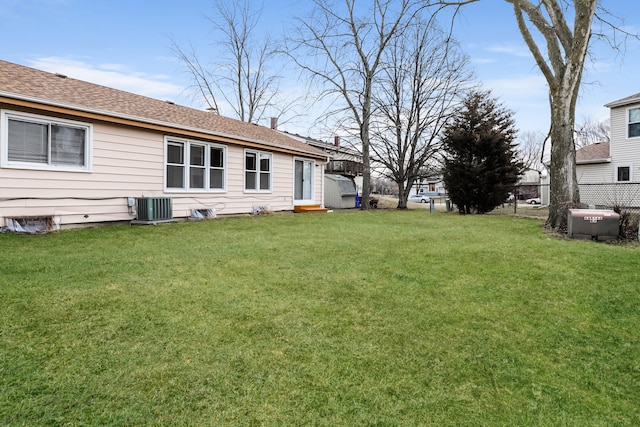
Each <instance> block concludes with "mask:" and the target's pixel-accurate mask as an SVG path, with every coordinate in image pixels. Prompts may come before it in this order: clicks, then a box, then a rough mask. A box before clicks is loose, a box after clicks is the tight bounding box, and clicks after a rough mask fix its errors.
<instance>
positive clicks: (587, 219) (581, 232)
mask: <svg viewBox="0 0 640 427" xmlns="http://www.w3.org/2000/svg"><path fill="white" fill-rule="evenodd" d="M567 229H568V230H567V231H568V234H569V237H571V238H573V239H593V240H615V239H617V238H618V232H619V230H620V215H619V214H617V213H615V212H614V211H611V210H605V209H569V221H568V222H567Z"/></svg>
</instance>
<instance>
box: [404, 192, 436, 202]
mask: <svg viewBox="0 0 640 427" xmlns="http://www.w3.org/2000/svg"><path fill="white" fill-rule="evenodd" d="M429 200H431V199H429V196H425V195H424V194H414V195H413V196H409V197H408V198H407V201H409V202H414V203H429Z"/></svg>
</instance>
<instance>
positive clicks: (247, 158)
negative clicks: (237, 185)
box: [244, 150, 271, 191]
mask: <svg viewBox="0 0 640 427" xmlns="http://www.w3.org/2000/svg"><path fill="white" fill-rule="evenodd" d="M244 189H245V190H247V191H271V154H270V153H263V152H259V151H249V150H247V151H245V154H244Z"/></svg>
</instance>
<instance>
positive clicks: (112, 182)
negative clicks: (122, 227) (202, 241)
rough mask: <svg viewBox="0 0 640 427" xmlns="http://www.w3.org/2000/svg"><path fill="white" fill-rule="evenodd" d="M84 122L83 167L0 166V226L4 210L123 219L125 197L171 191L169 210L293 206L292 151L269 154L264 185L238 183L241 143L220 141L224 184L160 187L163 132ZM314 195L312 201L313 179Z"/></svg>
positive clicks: (80, 220) (177, 214)
mask: <svg viewBox="0 0 640 427" xmlns="http://www.w3.org/2000/svg"><path fill="white" fill-rule="evenodd" d="M92 125H93V140H92V144H91V153H92V156H91V162H92V169H91V171H90V172H63V171H55V170H44V171H43V170H31V169H14V168H0V226H5V225H6V221H5V218H13V217H29V216H53V217H55V218H56V221H58V222H59V224H60V225H61V226H63V227H64V226H66V225H72V224H86V223H92V222H105V221H129V220H131V219H133V216H131V215H130V214H129V212H128V207H127V198H128V197H171V198H172V200H173V216H174V218H181V217H188V216H190V215H191V211H192V209H215V211H216V214H219V215H224V214H243V213H251V212H252V209H253V207H254V206H267V207H268V208H269V209H271V210H273V211H282V210H291V209H293V170H292V169H293V167H292V164H293V156H292V155H288V154H283V153H273V154H272V155H273V157H272V159H273V160H272V191H271V192H268V193H267V192H260V193H248V192H245V191H244V148H243V147H241V146H236V145H226V147H227V163H226V179H227V188H226V191H224V192H213V191H208V192H175V191H172V192H165V191H164V174H165V172H164V170H165V164H164V150H165V135H164V134H162V133H160V132H154V131H146V130H139V129H135V128H131V127H127V126H121V125H112V124H106V123H92ZM205 142H216V141H205ZM223 145H224V144H223ZM316 169H319V168H316ZM319 181H320V178H318V177H316V182H319ZM315 196H316V198H317V203H320V201H321V193H319V192H318V188H317V185H316V194H315Z"/></svg>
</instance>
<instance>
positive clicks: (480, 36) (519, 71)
mask: <svg viewBox="0 0 640 427" xmlns="http://www.w3.org/2000/svg"><path fill="white" fill-rule="evenodd" d="M607 3H611V4H610V5H609V4H607V7H610V8H613V9H610V10H611V12H612V13H614V14H615V15H617V16H623V17H625V23H624V25H625V27H626V28H627V29H629V30H630V31H632V32H637V31H639V30H640V2H636V1H633V2H620V1H618V2H615V1H614V2H607ZM622 3H624V4H622ZM307 5H308V2H305V1H304V0H271V1H265V6H264V12H263V16H262V18H263V20H264V23H265V24H264V25H265V28H269V30H270V31H271V32H272V33H273V36H274V37H277V36H278V35H279V34H280V33H281V31H282V29H283V28H284V27H285V26H286V25H288V24H290V23H291V19H292V17H293V16H294V15H295V14H299V13H302V11H303V10H304V9H305V6H307ZM615 8H617V9H615ZM212 15H213V2H212V1H211V0H185V1H182V2H177V1H175V0H172V1H167V0H155V1H153V2H151V1H147V0H0V22H1V24H0V37H1V38H2V40H4V42H3V44H2V48H1V50H0V52H1V54H0V59H3V60H6V61H10V62H15V63H18V64H22V65H26V66H30V67H34V68H38V69H43V70H46V71H51V72H60V73H63V74H66V75H68V76H69V77H73V78H77V79H81V80H87V81H91V82H94V83H98V84H103V85H106V86H110V87H115V88H118V89H123V90H127V91H131V92H135V93H139V94H142V95H146V96H151V97H154V98H158V99H168V100H172V101H174V102H177V103H179V104H183V105H189V106H193V107H196V108H200V107H202V105H201V104H198V103H197V102H195V101H194V100H193V98H192V97H191V96H190V95H189V93H188V91H187V90H186V88H187V87H188V86H189V83H190V81H189V76H188V75H187V74H186V73H185V72H184V69H183V67H182V65H181V64H180V62H179V61H178V60H177V59H176V57H175V55H174V54H173V52H172V49H171V44H172V43H171V40H175V41H176V42H177V43H178V44H179V45H181V46H185V47H186V46H188V44H192V45H193V46H194V47H195V48H196V49H197V51H198V52H199V53H200V54H202V55H203V56H204V55H205V54H206V53H208V52H211V53H214V52H215V49H216V47H215V45H214V44H213V43H212V41H213V40H214V37H215V34H214V33H213V32H212V25H211V23H210V22H209V20H208V19H207V16H212ZM454 35H455V37H456V38H457V39H458V40H459V41H460V42H461V45H462V47H463V49H464V50H465V51H466V52H467V53H468V55H469V56H470V57H471V61H472V65H473V67H474V69H475V71H476V76H477V78H478V80H479V81H480V82H482V84H483V87H484V88H486V89H491V90H492V91H493V94H494V95H495V96H497V97H499V99H500V100H501V101H502V102H503V104H504V106H505V107H507V108H509V109H511V110H514V111H515V113H516V115H515V118H516V124H517V127H518V128H519V129H520V130H522V131H543V132H546V131H547V129H548V126H549V112H548V101H547V97H548V96H547V93H548V92H547V88H546V83H545V81H544V78H543V77H542V75H541V74H540V72H539V71H538V69H537V67H536V65H535V63H534V61H533V59H532V57H531V54H530V53H529V51H528V49H527V48H526V46H525V44H524V42H523V41H522V38H521V36H520V34H519V32H518V29H517V27H516V24H515V20H514V17H513V13H512V11H511V9H510V6H509V5H508V4H507V3H506V2H504V1H502V0H482V1H480V2H478V3H476V4H472V5H470V6H468V7H467V8H466V9H464V11H463V13H462V15H461V16H460V18H459V19H458V21H457V23H456V27H455V30H454ZM594 53H595V61H594V62H592V63H590V64H589V66H588V68H587V69H586V70H585V74H584V78H583V81H584V82H585V83H586V84H585V85H584V86H583V88H582V91H581V98H580V100H579V103H578V108H577V114H576V119H577V121H578V122H579V121H581V120H582V119H584V118H585V117H589V118H592V119H596V120H601V119H605V118H607V117H608V110H607V109H606V108H605V107H604V106H603V105H604V104H605V103H607V102H610V101H614V100H617V99H620V98H623V97H626V96H628V95H632V94H635V93H638V92H640V83H638V82H637V70H638V69H639V68H640V42H638V41H635V40H634V41H629V43H628V44H627V47H626V53H625V55H624V57H621V56H620V55H617V54H616V53H615V52H613V51H611V50H610V49H608V48H607V46H606V44H604V43H598V44H596V45H595V49H594ZM293 80H295V77H291V82H290V83H291V85H290V86H287V85H286V84H285V85H284V86H283V87H285V88H286V87H295V83H294V82H293ZM313 120H314V117H306V118H302V119H300V120H298V121H297V122H295V123H293V124H291V125H287V126H289V127H288V128H287V126H284V130H289V131H291V132H297V133H300V134H311V135H312V136H314V137H317V138H322V139H328V138H329V137H330V136H329V135H316V134H314V132H316V129H309V128H310V126H311V124H312V122H313ZM265 124H266V123H265Z"/></svg>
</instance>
